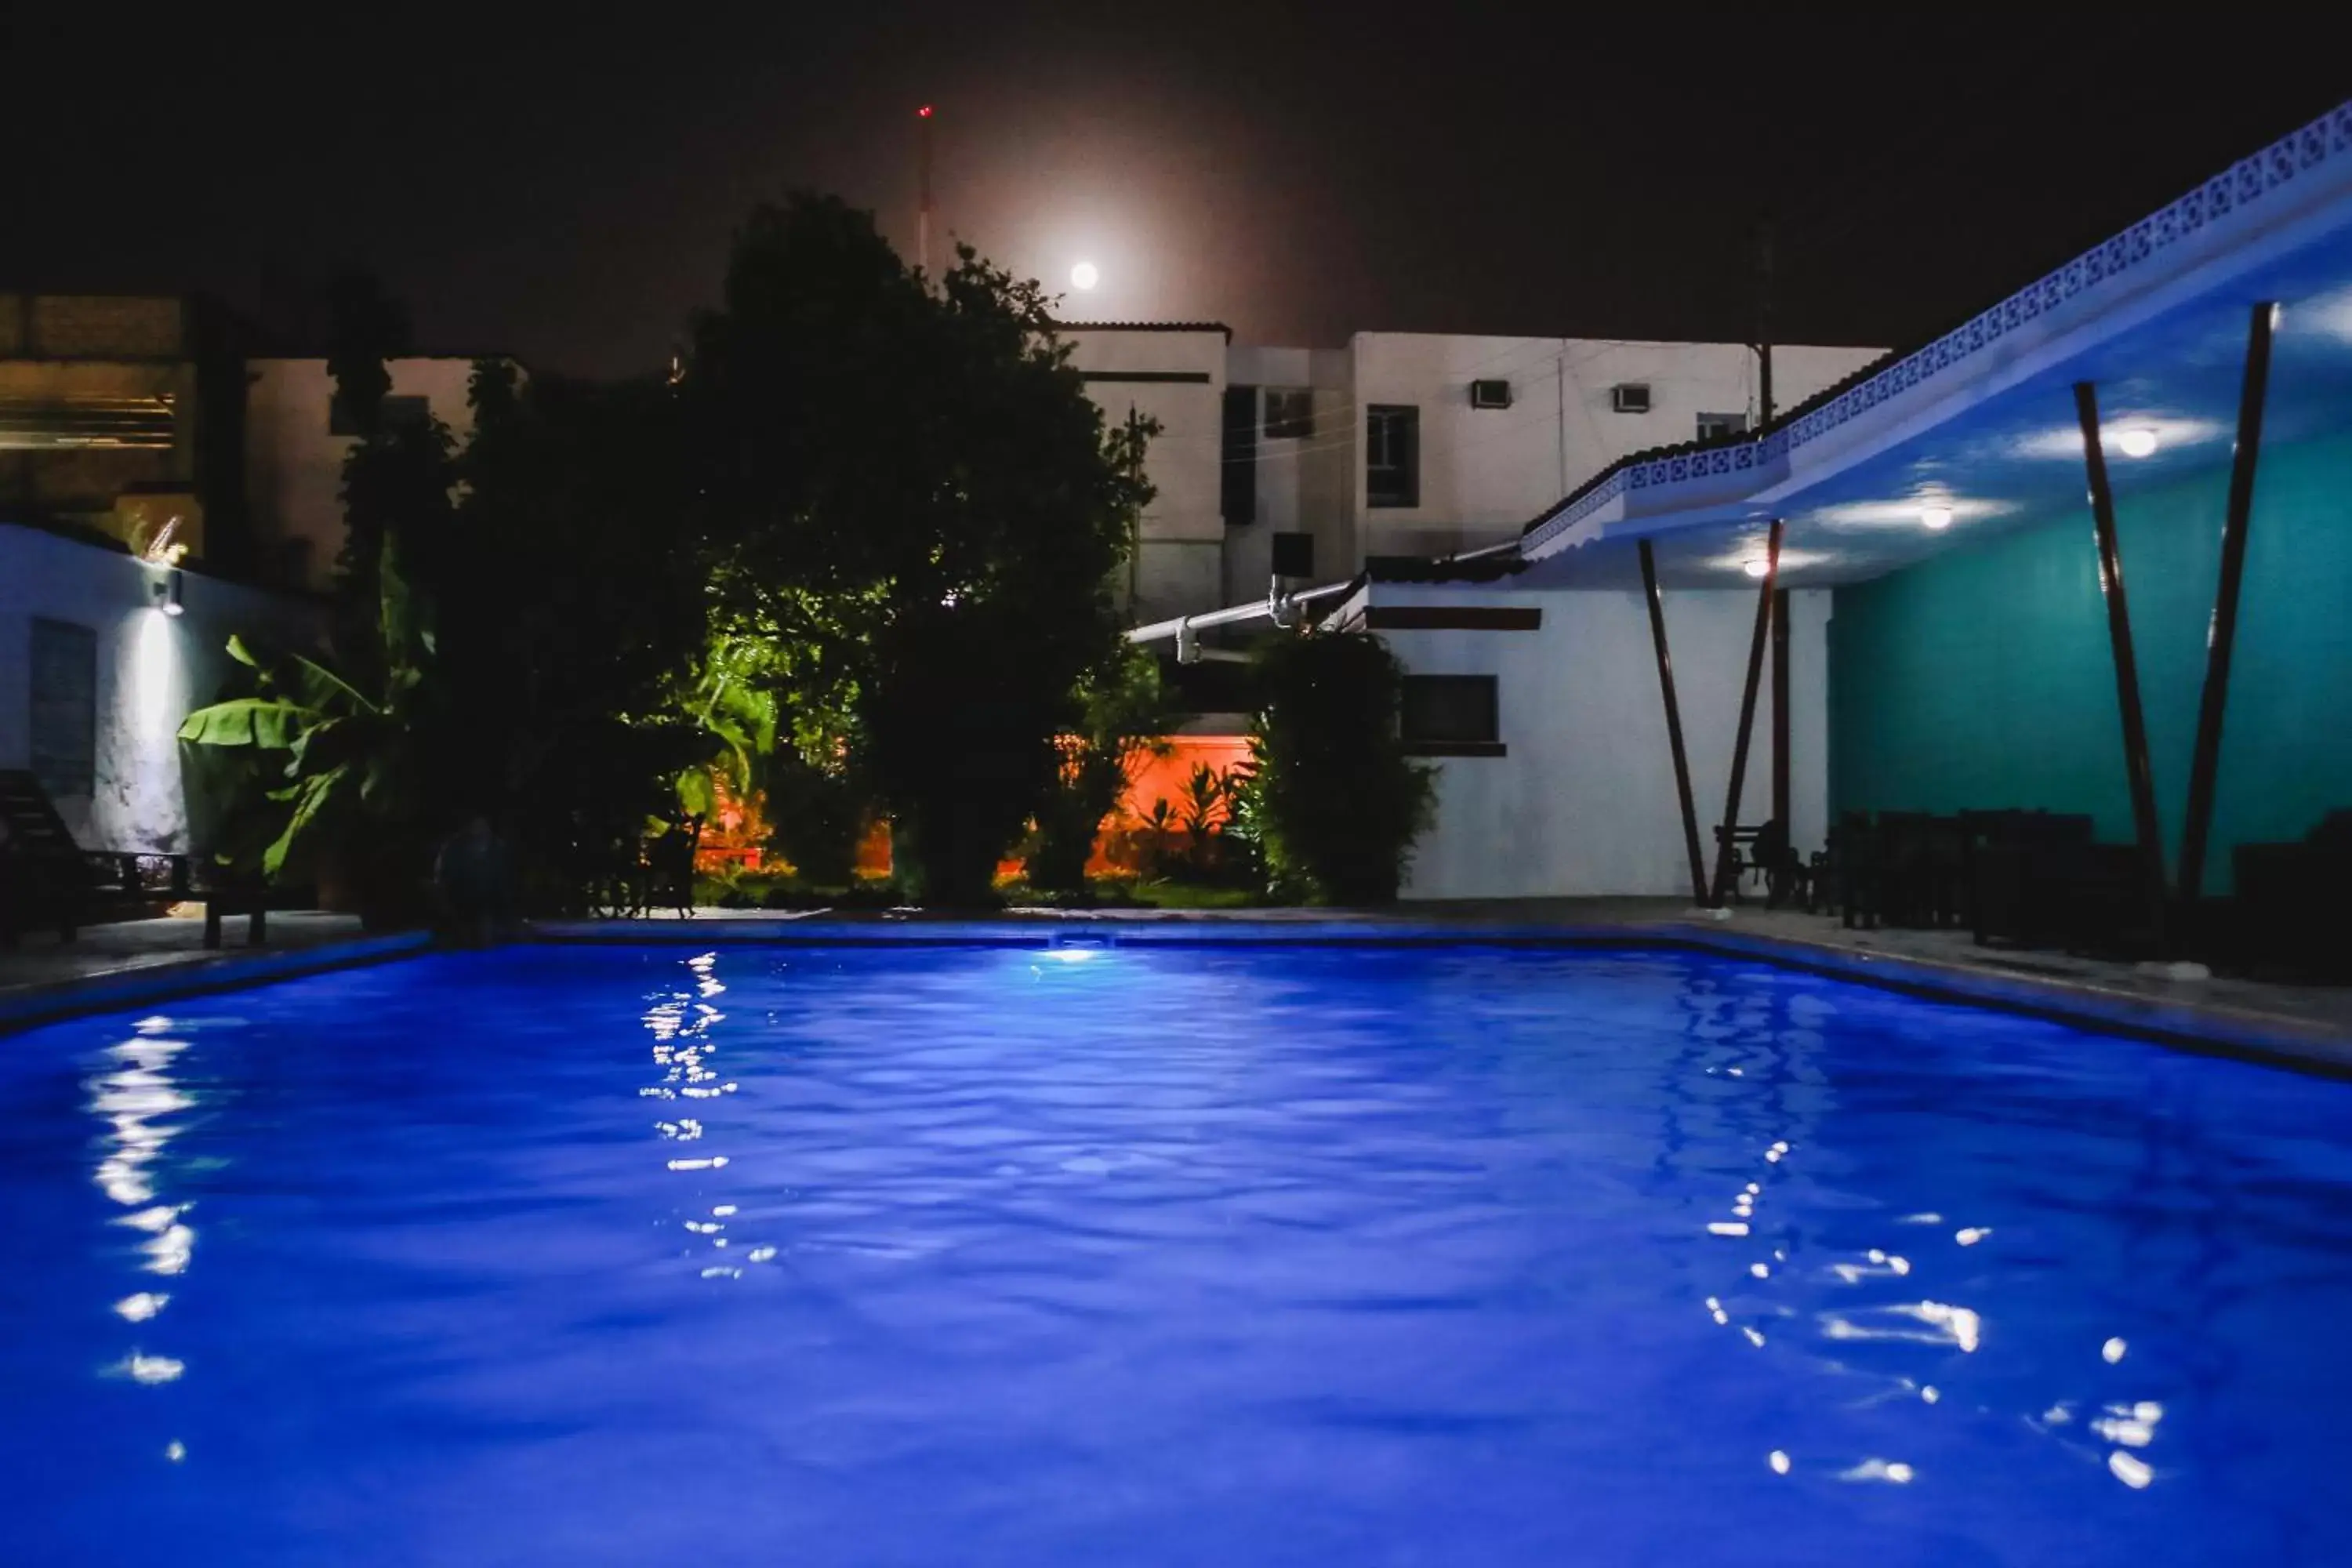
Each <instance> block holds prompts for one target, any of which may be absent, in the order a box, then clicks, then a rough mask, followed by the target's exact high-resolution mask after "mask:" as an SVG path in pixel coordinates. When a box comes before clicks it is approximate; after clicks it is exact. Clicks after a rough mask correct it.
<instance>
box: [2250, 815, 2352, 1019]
mask: <svg viewBox="0 0 2352 1568" xmlns="http://www.w3.org/2000/svg"><path fill="white" fill-rule="evenodd" d="M2231 871H2232V872H2234V873H2235V876H2236V879H2237V885H2238V890H2237V897H2236V898H2235V899H2234V900H2232V902H2231V910H2230V911H2229V918H2228V919H2227V921H2226V929H2227V931H2228V935H2229V937H2230V939H2231V950H2232V951H2231V957H2233V958H2234V959H2235V960H2236V961H2237V962H2239V963H2243V964H2244V965H2245V966H2246V967H2248V968H2250V969H2254V970H2257V971H2276V972H2282V973H2290V974H2295V975H2309V976H2312V977H2314V978H2318V979H2326V980H2345V979H2352V935H2347V932H2352V921H2346V920H2345V919H2344V916H2343V913H2342V909H2341V905H2342V903H2343V900H2344V896H2345V893H2346V890H2347V889H2352V810H2339V811H2331V812H2329V813H2327V815H2326V816H2324V817H2322V818H2321V819H2320V821H2319V824H2318V826H2315V827H2314V828H2313V829H2312V830H2311V831H2310V832H2309V833H2307V834H2305V836H2304V837H2302V838H2300V839H2297V840H2294V841H2293V842H2291V843H2284V844H2241V845H2239V846H2238V847H2236V848H2235V849H2234V850H2233V851H2231Z"/></svg>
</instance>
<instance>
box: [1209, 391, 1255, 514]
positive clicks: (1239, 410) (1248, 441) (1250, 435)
mask: <svg viewBox="0 0 2352 1568" xmlns="http://www.w3.org/2000/svg"><path fill="white" fill-rule="evenodd" d="M1223 423H1224V437H1225V438H1224V441H1223V445H1222V446H1221V447H1219V453H1218V455H1219V457H1220V458H1222V459H1223V460H1222V461H1221V462H1220V463H1219V464H1218V467H1217V476H1218V485H1217V496H1218V503H1217V510H1219V511H1220V512H1221V513H1223V516H1224V520H1225V525H1226V526H1227V527H1228V528H1231V527H1236V526H1238V525H1240V524H1242V523H1245V522H1254V521H1256V519H1257V388H1256V387H1255V386H1229V387H1227V388H1225V406H1224V421H1223Z"/></svg>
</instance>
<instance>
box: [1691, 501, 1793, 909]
mask: <svg viewBox="0 0 2352 1568" xmlns="http://www.w3.org/2000/svg"><path fill="white" fill-rule="evenodd" d="M1780 528H1781V521H1780V519H1779V518H1777V517H1776V518H1774V519H1773V520H1772V531H1771V532H1769V533H1768V534H1767V535H1765V540H1764V581H1763V582H1762V583H1761V584H1759V585H1758V588H1757V594H1756V633H1755V636H1754V637H1751V638H1749V639H1748V684H1747V687H1746V688H1745V689H1743V690H1742V691H1741V692H1740V696H1739V738H1738V740H1737V741H1736V742H1733V743H1732V748H1731V788H1730V790H1729V792H1728V793H1727V795H1725V796H1724V801H1723V837H1722V838H1721V839H1720V840H1718V841H1717V844H1716V847H1715V883H1714V886H1713V887H1712V889H1709V890H1710V892H1711V894H1712V897H1710V898H1709V899H1708V900H1707V901H1708V903H1709V904H1710V905H1715V906H1719V905H1720V904H1722V902H1723V900H1724V899H1725V898H1726V897H1727V896H1728V895H1729V894H1730V892H1731V834H1732V830H1733V829H1734V828H1736V827H1738V826H1739V795H1740V790H1741V789H1742V787H1743V786H1744V785H1746V784H1747V783H1748V736H1749V735H1750V734H1752V733H1753V732H1754V731H1755V729H1756V687H1757V683H1758V682H1759V680H1761V679H1763V675H1764V637H1765V634H1766V633H1768V632H1769V631H1770V630H1771V629H1772V596H1773V595H1775V594H1776V593H1778V592H1779V591H1780Z"/></svg>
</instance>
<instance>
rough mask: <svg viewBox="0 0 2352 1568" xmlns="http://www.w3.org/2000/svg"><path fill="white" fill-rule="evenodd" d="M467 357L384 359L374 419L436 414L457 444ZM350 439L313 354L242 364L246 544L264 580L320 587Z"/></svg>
mask: <svg viewBox="0 0 2352 1568" xmlns="http://www.w3.org/2000/svg"><path fill="white" fill-rule="evenodd" d="M474 363H475V362H474V361H473V360H471V359H467V358H459V357H429V356H423V355H419V356H415V357H411V358H403V359H395V360H387V361H386V362H385V363H384V368H385V369H386V370H387V371H389V372H390V373H391V374H392V391H391V392H390V393H389V394H388V395H386V396H385V398H384V402H383V417H384V418H386V419H388V420H391V421H394V422H395V423H397V422H400V421H404V420H415V421H417V422H419V423H422V422H423V421H424V420H425V419H427V418H432V419H438V420H440V421H441V422H442V423H443V424H444V425H446V426H448V427H449V433H450V435H451V436H452V437H454V438H455V439H456V440H457V445H458V446H459V447H463V446H464V445H465V443H466V438H467V437H468V436H469V435H471V434H472V432H473V428H474V411H473V406H472V405H471V404H470V403H468V402H467V387H468V385H469V384H470V382H471V380H472V377H473V373H474ZM357 438H358V437H357V432H356V431H355V430H353V429H352V427H351V426H350V425H349V424H348V422H347V421H345V419H344V418H343V417H342V416H341V410H340V409H339V407H338V406H337V404H336V401H335V384H334V382H333V380H332V379H331V377H330V376H329V375H328V374H327V362H326V361H325V360H323V359H279V358H268V359H250V360H247V362H246V395H245V464H246V468H245V488H246V497H247V506H248V508H249V515H250V518H251V521H252V528H253V536H254V541H255V548H256V551H257V554H258V556H259V558H260V559H261V560H262V561H263V562H264V563H266V566H267V572H268V578H269V580H270V581H272V582H274V583H277V584H282V585H283V586H286V587H289V588H299V589H305V590H309V591H310V592H313V593H323V592H325V591H326V589H327V588H328V587H329V586H330V585H331V584H332V583H333V581H334V574H335V562H336V558H337V557H338V556H339V555H340V554H341V552H342V548H343V504H342V485H343V458H345V457H346V456H348V455H349V454H350V452H351V449H352V442H353V441H354V440H356V439H357Z"/></svg>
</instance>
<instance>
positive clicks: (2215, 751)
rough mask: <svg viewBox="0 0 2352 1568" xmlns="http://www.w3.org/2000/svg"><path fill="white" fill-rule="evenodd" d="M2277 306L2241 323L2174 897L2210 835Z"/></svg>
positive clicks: (2190, 885) (2195, 873) (2197, 869)
mask: <svg viewBox="0 0 2352 1568" xmlns="http://www.w3.org/2000/svg"><path fill="white" fill-rule="evenodd" d="M2277 320H2278V306H2277V305H2276V304H2275V303H2273V301H2271V300H2263V301H2262V302H2261V303H2260V304H2258V305H2256V306H2255V307H2254V308H2253V313H2252V318H2251V319H2250V320H2249V321H2248V322H2247V325H2246V376H2245V381H2244V383H2243V384H2242V385H2241V386H2240V387H2239V389H2238V446H2237V450H2236V451H2235V452H2233V453H2232V454H2231V459H2230V500H2229V507H2228V510H2226V511H2224V512H2223V514H2222V519H2221V586H2220V587H2219V588H2218V589H2216V590H2215V591H2214V595H2213V625H2212V629H2211V631H2210V633H2209V634H2208V635H2207V637H2206V639H2205V691H2204V695H2203V697H2202V698H2200V700H2199V701H2198V704H2197V749H2196V751H2195V752H2193V753H2192V754H2191V756H2190V759H2189V819H2188V821H2187V822H2185V823H2183V824H2182V826H2181V829H2180V898H2181V901H2182V902H2184V903H2194V902H2195V901H2196V900H2197V898H2198V895H2199V894H2200V893H2202V892H2203V891H2204V885H2205V847H2206V839H2207V838H2208V837H2210V834H2211V833H2212V830H2213V790H2214V784H2215V781H2216V779H2217V778H2218V777H2219V775H2220V773H2221V720H2222V716H2223V713H2224V710H2226V709H2227V708H2228V707H2229V705H2230V657H2231V654H2232V653H2234V652H2235V651H2236V648H2237V643H2238V593H2239V589H2240V587H2241V585H2242V584H2243V583H2244V581H2245V575H2246V530H2247V528H2248V526H2249V525H2250V524H2251V522H2252V513H2253V510H2254V465H2255V463H2256V461H2257V460H2258V459H2259V458H2261V456H2262V450H2263V405H2264V404H2265V403H2267V402H2268V401H2269V398H2270V379H2271V330H2272V328H2273V326H2274V325H2276V323H2277Z"/></svg>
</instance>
